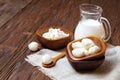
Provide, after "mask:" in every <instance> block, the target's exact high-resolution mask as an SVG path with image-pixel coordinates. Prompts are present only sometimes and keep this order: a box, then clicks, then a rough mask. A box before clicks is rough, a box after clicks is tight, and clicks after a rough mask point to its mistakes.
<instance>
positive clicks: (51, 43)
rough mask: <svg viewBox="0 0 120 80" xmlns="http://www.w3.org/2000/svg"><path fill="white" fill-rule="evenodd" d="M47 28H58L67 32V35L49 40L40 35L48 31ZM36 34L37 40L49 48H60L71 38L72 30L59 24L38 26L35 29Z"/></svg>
mask: <svg viewBox="0 0 120 80" xmlns="http://www.w3.org/2000/svg"><path fill="white" fill-rule="evenodd" d="M49 28H59V29H60V30H62V31H64V32H65V33H67V34H69V36H68V37H65V38H61V39H57V40H49V39H46V38H44V37H43V36H42V35H43V34H44V33H45V32H48V30H49ZM36 35H37V37H38V39H39V41H40V42H41V43H42V45H43V46H44V47H47V48H49V49H60V48H63V47H65V46H66V45H67V44H68V43H69V42H70V41H71V40H72V39H73V32H71V31H69V30H67V29H65V28H63V27H59V26H52V27H44V28H40V29H38V30H37V31H36Z"/></svg>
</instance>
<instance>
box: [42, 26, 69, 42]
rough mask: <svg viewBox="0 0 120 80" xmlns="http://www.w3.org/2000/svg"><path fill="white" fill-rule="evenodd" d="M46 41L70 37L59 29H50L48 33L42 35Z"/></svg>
mask: <svg viewBox="0 0 120 80" xmlns="http://www.w3.org/2000/svg"><path fill="white" fill-rule="evenodd" d="M42 36H43V37H44V38H46V39H50V40H56V39H60V38H64V37H68V36H69V34H66V33H65V32H63V31H61V30H60V29H59V28H50V29H49V31H48V32H46V33H44V34H43V35H42Z"/></svg>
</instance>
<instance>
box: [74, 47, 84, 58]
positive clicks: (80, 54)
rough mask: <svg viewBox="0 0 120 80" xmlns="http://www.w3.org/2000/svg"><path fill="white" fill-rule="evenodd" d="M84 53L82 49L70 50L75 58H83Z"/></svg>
mask: <svg viewBox="0 0 120 80" xmlns="http://www.w3.org/2000/svg"><path fill="white" fill-rule="evenodd" d="M85 52H86V49H84V48H75V49H73V50H72V54H73V56H75V57H83V56H85V55H84V53H85Z"/></svg>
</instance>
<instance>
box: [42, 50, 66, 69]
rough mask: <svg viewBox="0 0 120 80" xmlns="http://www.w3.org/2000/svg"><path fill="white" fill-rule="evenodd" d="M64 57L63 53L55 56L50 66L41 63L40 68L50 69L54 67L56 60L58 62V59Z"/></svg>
mask: <svg viewBox="0 0 120 80" xmlns="http://www.w3.org/2000/svg"><path fill="white" fill-rule="evenodd" d="M64 56H65V51H63V52H62V53H60V54H59V55H57V56H56V57H54V58H53V59H52V62H51V63H50V64H44V63H42V66H43V67H46V68H50V67H53V66H55V64H56V62H57V60H59V59H60V58H62V57H64Z"/></svg>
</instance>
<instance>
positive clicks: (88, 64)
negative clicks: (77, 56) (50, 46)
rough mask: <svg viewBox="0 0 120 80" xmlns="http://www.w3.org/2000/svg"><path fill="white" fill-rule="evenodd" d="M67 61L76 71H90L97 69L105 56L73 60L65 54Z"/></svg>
mask: <svg viewBox="0 0 120 80" xmlns="http://www.w3.org/2000/svg"><path fill="white" fill-rule="evenodd" d="M67 58H68V61H69V63H70V64H71V65H72V67H73V68H74V69H75V70H76V71H92V70H95V69H97V68H98V67H99V66H100V65H101V64H102V63H103V62H104V60H105V56H102V57H100V58H97V59H91V60H82V61H81V60H73V59H71V58H70V57H69V56H68V55H67Z"/></svg>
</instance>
